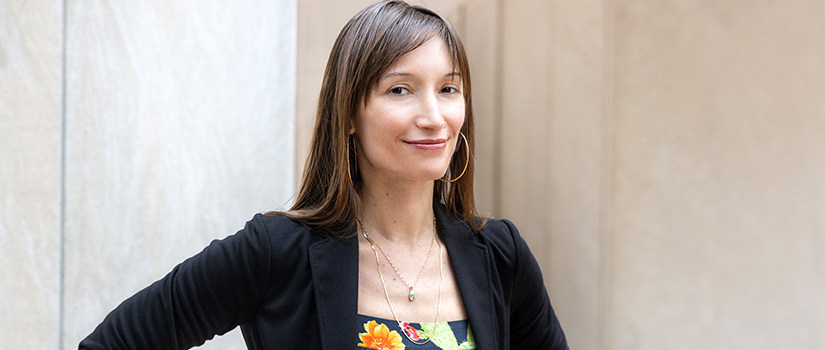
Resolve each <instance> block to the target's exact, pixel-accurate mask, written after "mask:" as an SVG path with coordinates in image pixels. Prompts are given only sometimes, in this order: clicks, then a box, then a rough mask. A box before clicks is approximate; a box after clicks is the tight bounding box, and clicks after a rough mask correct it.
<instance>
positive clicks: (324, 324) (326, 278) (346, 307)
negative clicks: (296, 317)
mask: <svg viewBox="0 0 825 350" xmlns="http://www.w3.org/2000/svg"><path fill="white" fill-rule="evenodd" d="M309 260H310V266H311V268H312V283H313V285H314V289H315V298H316V300H315V303H316V307H317V308H318V323H319V325H320V328H321V345H322V347H323V348H324V349H351V348H354V347H355V344H356V343H357V340H358V338H357V336H358V324H357V323H358V239H357V236H355V235H352V237H350V238H347V239H343V240H341V239H334V238H330V239H324V240H322V241H320V242H317V243H315V244H313V245H312V246H311V247H310V248H309Z"/></svg>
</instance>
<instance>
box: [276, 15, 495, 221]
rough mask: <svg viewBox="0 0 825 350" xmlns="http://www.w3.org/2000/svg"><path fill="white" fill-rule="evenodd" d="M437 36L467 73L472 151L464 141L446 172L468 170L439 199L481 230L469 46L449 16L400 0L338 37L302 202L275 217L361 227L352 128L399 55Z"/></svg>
mask: <svg viewBox="0 0 825 350" xmlns="http://www.w3.org/2000/svg"><path fill="white" fill-rule="evenodd" d="M436 36H437V37H440V38H442V39H443V40H444V42H445V43H446V45H447V48H448V49H449V50H450V53H451V56H452V61H453V65H454V66H455V67H456V68H457V69H458V71H459V73H460V74H461V79H462V85H463V90H464V91H463V93H464V101H465V104H466V106H465V116H464V125H463V126H462V127H461V131H462V132H463V133H464V135H465V137H466V138H467V143H468V145H469V150H470V152H469V154H470V157H469V159H464V158H465V154H466V151H465V150H462V148H463V147H464V145H463V144H460V143H459V145H458V146H457V147H456V152H455V153H454V155H453V158H452V160H451V161H450V166H449V168H448V171H447V173H448V174H449V176H451V177H454V176H457V174H461V171H462V169H464V167H465V163H466V162H469V163H468V164H467V170H466V172H465V173H464V176H462V177H461V178H460V179H459V180H458V181H456V182H454V183H445V182H442V181H440V180H435V185H434V190H433V191H434V197H435V199H436V200H438V201H440V202H441V203H442V204H443V205H444V206H445V207H446V209H447V211H448V212H450V213H452V214H453V215H455V216H456V217H458V218H461V219H462V220H463V221H465V222H466V223H467V224H468V225H469V226H470V227H471V228H472V229H473V231H475V232H478V231H479V230H480V229H481V227H482V226H483V225H484V220H483V219H479V218H477V213H476V208H475V200H474V198H473V170H474V164H473V159H474V158H473V155H474V148H475V147H474V144H475V138H474V136H475V135H474V133H473V109H472V103H471V99H470V96H471V88H470V68H469V64H468V63H467V56H466V54H465V52H464V47H463V45H462V44H461V41H460V40H459V38H458V34H457V33H456V32H455V30H454V29H453V28H452V26H451V25H450V23H449V22H447V20H446V19H444V17H442V16H441V15H439V14H438V13H436V12H435V11H433V10H430V9H428V8H426V7H422V6H411V5H409V4H407V3H406V2H404V1H400V0H385V1H380V2H377V3H375V4H373V5H371V6H369V7H367V8H365V9H363V10H361V12H359V13H358V14H356V15H355V17H353V18H352V19H351V20H350V21H349V22H348V23H347V24H346V25H345V26H344V28H343V29H342V30H341V33H339V34H338V38H337V39H336V40H335V44H334V45H333V47H332V51H331V52H330V54H329V60H328V61H327V67H326V71H325V72H324V80H323V83H322V85H321V94H320V97H319V98H318V111H317V115H316V121H315V132H314V134H313V136H312V145H311V148H310V152H309V155H308V157H307V162H306V165H305V167H304V173H303V179H302V182H301V187H300V190H299V192H298V197H297V200H296V202H295V205H293V206H292V208H291V209H290V210H289V211H287V212H281V213H273V214H281V215H285V216H288V217H291V218H293V219H295V220H297V221H299V222H302V223H303V224H305V225H308V226H312V227H317V228H320V229H322V230H324V231H327V232H329V233H330V234H332V235H334V236H343V235H345V234H347V233H350V232H352V231H353V230H354V229H355V227H356V219H357V218H358V217H359V216H360V208H361V206H360V199H359V197H358V192H357V189H358V188H360V186H361V185H362V182H361V177H360V176H359V174H358V171H357V169H355V163H356V161H355V159H356V158H355V157H356V155H355V148H354V145H353V144H352V140H351V138H350V135H349V129H350V126H351V125H352V120H353V118H354V117H355V113H356V108H357V104H358V103H359V102H360V101H362V100H363V99H365V98H366V97H367V93H368V92H369V91H370V90H371V89H373V88H374V87H375V85H376V84H377V83H378V81H379V79H380V77H381V74H382V73H383V72H384V71H385V70H386V69H388V68H389V67H390V66H391V65H392V63H393V62H395V60H396V59H398V58H399V57H401V56H402V55H404V54H405V53H407V52H410V51H412V50H414V49H416V48H417V47H419V46H421V45H422V44H423V43H424V42H426V41H427V40H428V39H430V38H432V37H436ZM350 162H352V166H350Z"/></svg>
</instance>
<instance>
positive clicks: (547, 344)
mask: <svg viewBox="0 0 825 350" xmlns="http://www.w3.org/2000/svg"><path fill="white" fill-rule="evenodd" d="M503 221H504V223H505V224H506V225H507V227H508V229H509V230H510V233H511V234H512V235H513V240H514V243H515V251H516V254H515V264H516V269H515V277H514V278H515V281H514V283H513V286H514V289H513V294H512V298H511V304H510V337H511V338H510V347H511V348H512V349H552V350H567V349H569V348H568V346H567V339H566V338H565V336H564V331H563V330H562V328H561V325H560V324H559V320H558V318H556V313H555V312H554V311H553V306H552V305H550V298H549V297H548V296H547V290H546V289H545V287H544V280H543V279H542V275H541V269H540V268H539V264H538V262H537V261H536V258H535V257H534V256H533V254H532V253H531V252H530V248H528V247H527V242H525V241H524V239H523V238H522V237H521V236H520V235H519V233H518V230H517V229H516V227H515V226H514V225H513V223H512V222H510V221H508V220H503Z"/></svg>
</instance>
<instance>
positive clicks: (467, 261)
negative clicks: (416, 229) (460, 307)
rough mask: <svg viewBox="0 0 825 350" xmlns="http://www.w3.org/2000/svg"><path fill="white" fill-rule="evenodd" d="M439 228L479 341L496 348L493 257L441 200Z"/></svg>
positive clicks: (477, 343) (436, 210) (481, 346)
mask: <svg viewBox="0 0 825 350" xmlns="http://www.w3.org/2000/svg"><path fill="white" fill-rule="evenodd" d="M434 209H435V214H436V220H437V221H438V231H439V235H440V236H441V238H442V240H444V243H445V245H446V246H447V253H449V254H450V264H452V267H453V273H454V274H455V279H456V283H457V284H458V290H459V292H460V293H461V300H462V302H463V303H464V309H465V310H466V311H467V317H468V318H469V321H470V328H471V329H472V332H473V337H474V338H475V342H476V345H477V346H478V348H479V349H495V348H496V347H497V346H498V345H497V344H498V338H499V335H498V325H497V323H496V315H495V308H494V306H493V294H492V291H491V288H492V284H491V283H492V282H491V272H490V268H491V267H490V260H489V254H488V252H487V247H485V246H484V245H482V244H481V243H479V242H478V241H477V240H476V239H475V235H476V234H475V233H473V231H472V230H470V228H469V226H467V225H465V224H463V223H462V222H460V221H458V220H456V219H454V218H453V217H452V216H451V215H448V214H447V213H446V211H445V209H444V207H443V206H442V205H440V204H436V205H435V206H434Z"/></svg>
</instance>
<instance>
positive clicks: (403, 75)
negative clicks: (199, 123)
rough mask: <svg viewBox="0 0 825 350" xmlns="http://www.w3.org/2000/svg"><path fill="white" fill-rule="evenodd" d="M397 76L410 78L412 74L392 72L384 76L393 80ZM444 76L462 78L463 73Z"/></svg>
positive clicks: (451, 73)
mask: <svg viewBox="0 0 825 350" xmlns="http://www.w3.org/2000/svg"><path fill="white" fill-rule="evenodd" d="M397 76H401V77H408V76H412V74H410V73H405V72H390V73H387V74H385V75H384V79H387V78H391V77H397ZM444 76H445V77H459V78H460V77H461V73H459V72H450V73H447V74H444Z"/></svg>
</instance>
